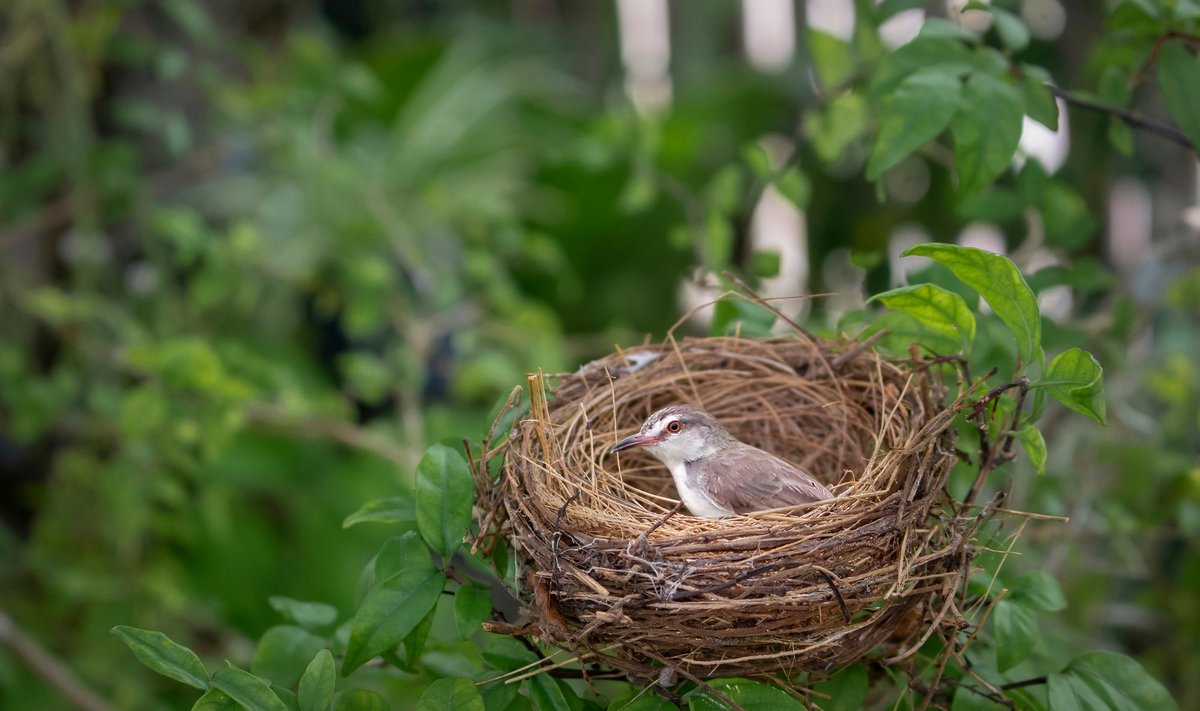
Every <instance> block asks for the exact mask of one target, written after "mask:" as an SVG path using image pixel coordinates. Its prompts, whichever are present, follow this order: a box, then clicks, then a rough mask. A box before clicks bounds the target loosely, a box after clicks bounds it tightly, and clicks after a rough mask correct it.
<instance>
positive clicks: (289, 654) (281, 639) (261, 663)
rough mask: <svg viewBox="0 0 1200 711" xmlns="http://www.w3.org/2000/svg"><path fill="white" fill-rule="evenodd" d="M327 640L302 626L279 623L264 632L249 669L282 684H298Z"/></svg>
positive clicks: (256, 674) (257, 674)
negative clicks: (309, 663)
mask: <svg viewBox="0 0 1200 711" xmlns="http://www.w3.org/2000/svg"><path fill="white" fill-rule="evenodd" d="M324 647H325V640H323V639H321V638H320V637H317V636H315V635H313V634H312V633H311V632H309V631H308V630H306V629H304V628H302V627H293V626H292V625H279V626H277V627H272V628H271V629H269V630H267V631H266V632H264V633H263V636H262V637H261V638H260V639H259V641H258V649H257V650H255V652H254V661H253V662H252V663H251V664H250V671H251V672H253V673H254V675H255V676H259V677H262V678H263V679H267V680H269V681H270V682H271V683H273V684H278V685H279V686H291V685H292V684H295V683H296V682H297V681H298V680H299V679H300V675H301V674H303V673H304V668H305V667H306V666H307V665H308V662H309V661H310V660H311V659H312V658H313V655H315V654H316V653H317V652H319V651H320V650H321V649H323V648H324Z"/></svg>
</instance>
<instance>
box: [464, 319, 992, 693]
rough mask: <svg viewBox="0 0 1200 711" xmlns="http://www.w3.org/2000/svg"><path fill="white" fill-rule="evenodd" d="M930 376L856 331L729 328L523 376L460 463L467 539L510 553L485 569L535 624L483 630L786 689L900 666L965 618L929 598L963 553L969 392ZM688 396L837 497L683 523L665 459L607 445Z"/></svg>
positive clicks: (647, 671)
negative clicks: (467, 469) (960, 418)
mask: <svg viewBox="0 0 1200 711" xmlns="http://www.w3.org/2000/svg"><path fill="white" fill-rule="evenodd" d="M930 370H931V369H930V368H926V367H914V365H913V364H912V363H911V362H905V361H896V360H889V359H886V358H884V357H881V356H880V355H878V354H877V353H875V352H874V351H873V350H871V349H870V348H869V347H867V346H866V344H859V343H854V342H851V341H820V340H816V339H811V338H807V337H804V338H801V337H787V338H777V339H772V340H754V339H747V338H741V337H729V338H702V339H693V340H684V341H680V342H676V341H674V340H671V341H668V342H667V343H664V344H662V345H657V346H647V347H641V348H638V349H636V351H631V352H617V353H614V354H613V355H610V356H608V357H607V358H604V359H601V360H598V361H595V362H593V363H590V364H588V365H586V366H584V367H583V368H582V369H580V370H579V371H578V372H575V373H571V374H565V375H557V376H552V377H551V376H547V377H542V376H541V375H532V376H530V388H529V390H530V408H529V412H528V415H527V416H524V417H522V418H520V420H519V421H518V422H517V423H516V425H515V427H514V428H513V431H512V433H511V435H510V436H509V437H508V439H507V440H506V441H505V442H504V443H503V444H501V445H499V446H498V447H496V448H495V449H492V448H491V444H490V442H485V443H484V453H483V457H482V458H481V459H479V460H477V461H475V463H474V469H475V473H476V478H477V483H478V486H479V490H480V491H479V493H480V502H481V505H480V506H479V507H478V509H477V512H478V521H479V524H480V531H479V536H478V538H477V539H476V546H477V547H479V548H483V549H484V550H485V551H493V550H494V547H495V546H496V544H497V543H500V542H504V543H505V544H506V545H507V546H508V547H509V549H510V550H511V551H512V553H513V556H512V559H513V561H514V562H515V565H512V564H502V565H503V567H504V568H505V569H504V570H500V571H499V572H500V573H501V575H502V576H505V577H506V578H507V579H508V580H509V582H510V584H512V585H513V587H514V592H515V593H516V594H517V596H518V598H519V599H520V600H521V601H522V602H523V603H524V606H525V609H526V611H527V612H529V613H530V614H531V616H532V617H533V621H532V622H530V623H528V624H526V625H523V626H516V625H507V624H505V623H493V624H492V625H491V627H490V629H492V630H493V631H498V632H507V633H510V634H525V635H533V636H536V637H538V638H540V639H541V640H542V641H544V642H546V643H549V644H552V645H554V646H557V647H560V648H562V649H564V650H567V651H569V652H570V653H571V654H570V656H569V657H568V659H569V660H570V661H572V662H575V661H579V662H587V663H589V666H590V667H591V668H592V669H595V668H596V665H599V666H603V667H609V668H613V669H615V670H617V671H619V672H621V673H622V674H624V675H626V676H628V677H629V678H631V679H643V680H645V679H651V680H652V679H661V680H663V681H667V680H669V679H672V678H674V674H675V673H678V674H680V675H681V676H683V677H685V678H688V679H693V680H697V681H701V680H703V679H704V678H710V677H716V676H751V677H773V678H776V679H779V678H780V677H781V676H782V675H783V674H786V675H788V678H789V679H790V680H791V681H793V682H795V681H796V680H798V679H804V678H807V679H810V680H812V679H819V678H823V677H825V676H827V675H829V674H832V673H833V672H834V671H836V670H837V669H840V668H842V667H844V666H846V665H848V664H850V663H853V662H856V661H859V660H863V659H867V658H873V659H880V658H882V659H884V660H885V661H889V662H896V661H898V660H902V659H905V658H907V657H909V656H910V655H911V654H913V653H914V652H915V650H916V649H917V648H919V647H920V646H921V644H922V643H923V642H924V641H925V640H927V639H928V638H929V637H930V636H931V634H932V633H933V632H934V631H935V630H936V629H938V628H939V627H941V626H954V625H955V624H957V623H961V618H957V615H954V614H951V615H947V614H946V611H947V609H948V608H949V605H948V604H942V602H941V601H942V600H949V599H951V598H952V596H953V595H954V591H955V590H956V588H957V587H959V585H960V584H961V583H962V576H963V574H964V573H965V571H966V569H967V565H968V561H969V558H970V547H969V546H968V545H967V544H968V542H969V541H968V538H969V536H968V535H967V530H968V528H969V524H968V520H967V519H966V518H965V517H963V516H962V515H960V514H957V513H956V512H955V508H954V507H953V505H952V504H953V502H951V501H949V500H948V498H947V496H946V495H945V494H944V490H945V484H946V480H947V477H948V474H949V471H950V468H951V466H952V465H953V464H954V462H955V461H956V455H955V447H954V437H955V435H954V428H953V427H952V423H953V421H954V416H955V414H956V412H957V411H958V410H959V409H961V408H960V407H959V405H960V403H961V399H957V400H956V399H954V398H953V397H948V396H947V392H946V388H945V387H944V386H943V385H942V384H941V383H940V382H939V381H938V379H937V378H935V377H933V376H932V375H930ZM548 380H550V381H552V382H553V387H552V389H550V392H549V393H547V388H548V384H547V381H548ZM519 393H520V391H519V390H517V391H515V392H514V396H516V395H519ZM515 399H516V398H510V405H512V404H513V403H514V401H515ZM948 400H949V401H950V402H948ZM681 402H682V403H690V404H692V405H695V406H697V407H700V408H702V409H704V410H707V411H708V412H710V413H711V414H713V415H715V416H716V417H717V418H718V419H719V420H720V422H721V423H722V424H723V425H724V426H725V427H726V428H727V429H728V430H729V431H730V433H732V434H733V435H734V436H735V437H737V438H738V439H740V440H741V441H743V442H746V443H748V444H751V445H754V446H756V447H759V448H761V449H765V450H767V451H769V452H772V453H775V454H777V455H779V456H780V457H782V458H784V459H786V460H788V461H789V462H792V463H794V464H795V465H797V466H799V467H800V468H802V469H804V470H805V471H807V472H810V473H811V474H813V475H814V476H815V477H817V478H818V479H820V480H821V481H822V482H823V483H825V484H826V485H827V486H829V487H830V488H831V489H832V490H833V491H834V493H835V494H836V498H834V499H831V500H828V501H822V502H818V503H815V504H806V505H801V506H796V507H792V508H791V509H786V510H772V511H766V512H758V513H754V514H750V515H742V516H734V517H730V518H724V519H704V518H697V517H694V516H691V515H688V513H687V510H686V509H682V508H681V507H680V505H679V504H678V502H677V494H676V492H675V489H674V484H673V481H672V479H671V477H670V475H669V474H668V472H667V471H666V470H665V468H664V467H663V466H662V465H661V464H659V463H658V462H657V461H655V460H654V459H652V458H650V457H649V456H647V455H646V454H645V453H642V452H639V451H636V450H635V451H633V452H623V453H621V454H620V457H619V458H618V455H615V454H610V453H609V448H610V447H611V446H612V445H613V443H614V442H616V441H617V440H618V439H620V438H621V437H624V436H626V435H628V434H631V433H633V432H635V431H637V429H638V427H639V425H641V423H642V422H643V420H644V419H645V418H646V417H647V416H648V415H649V414H650V413H651V412H653V411H655V410H656V409H658V408H660V407H663V406H665V405H668V404H672V403H681ZM515 411H516V408H513V409H512V410H511V411H510V412H509V413H508V416H509V417H511V416H512V413H513V412H515ZM504 418H505V415H504V414H503V413H502V415H501V418H500V419H498V420H497V423H499V422H500V421H501V420H502V419H504ZM493 429H494V430H495V429H496V428H495V427H494V428H493ZM493 434H494V433H493ZM491 436H492V435H489V440H490V438H491ZM497 463H499V466H497ZM489 464H490V466H489ZM493 557H494V559H503V558H504V557H506V556H503V555H501V556H493ZM514 568H515V572H514ZM949 618H957V620H952V619H949ZM947 633H948V632H947ZM564 663H565V662H564ZM590 663H595V665H593V664H590ZM798 672H807V673H808V676H807V677H799V676H795V673H798ZM701 683H702V682H701Z"/></svg>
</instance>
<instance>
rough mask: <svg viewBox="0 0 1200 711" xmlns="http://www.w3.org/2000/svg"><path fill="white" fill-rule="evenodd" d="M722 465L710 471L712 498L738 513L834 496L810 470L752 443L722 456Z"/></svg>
mask: <svg viewBox="0 0 1200 711" xmlns="http://www.w3.org/2000/svg"><path fill="white" fill-rule="evenodd" d="M721 460H722V464H723V466H721V467H719V468H718V469H717V470H715V471H712V472H709V476H708V481H707V482H706V488H707V489H708V490H709V491H710V492H711V494H712V498H713V499H714V500H715V501H717V502H718V503H719V504H721V505H722V506H724V507H726V508H728V509H730V510H732V511H736V512H737V513H750V512H752V511H763V510H765V509H774V508H780V507H782V506H794V505H796V504H807V503H812V502H814V501H824V500H825V499H831V498H833V492H831V491H829V489H827V488H825V486H824V485H822V484H821V483H820V482H818V481H817V480H816V479H814V478H812V476H810V475H809V474H807V473H806V472H804V471H801V470H800V469H797V468H796V467H794V466H792V465H791V464H788V463H787V462H785V461H783V460H782V459H780V458H779V457H776V456H775V455H773V454H770V453H769V452H764V451H762V450H761V449H758V448H755V447H751V446H749V445H741V446H740V447H738V448H737V451H736V452H732V451H727V452H725V453H724V456H722V457H721Z"/></svg>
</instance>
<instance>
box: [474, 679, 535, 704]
mask: <svg viewBox="0 0 1200 711" xmlns="http://www.w3.org/2000/svg"><path fill="white" fill-rule="evenodd" d="M494 676H495V672H491V671H488V672H484V676H482V677H480V678H478V679H476V680H475V681H476V682H477V683H478V682H480V681H486V680H487V679H491V678H493V677H494ZM520 686H521V685H520V684H505V683H504V682H503V681H493V682H491V683H490V684H484V685H482V686H478V685H477V686H476V687H475V688H476V689H478V690H479V693H480V694H481V695H483V707H484V708H485V709H487V711H505V710H506V709H508V708H509V704H511V703H512V702H513V699H514V698H516V696H517V692H518V691H519V690H520ZM522 698H524V697H522ZM514 711H515V709H514Z"/></svg>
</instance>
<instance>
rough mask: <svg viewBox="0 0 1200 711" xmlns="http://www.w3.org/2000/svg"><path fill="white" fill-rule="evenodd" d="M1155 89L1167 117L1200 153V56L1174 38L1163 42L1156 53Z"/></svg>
mask: <svg viewBox="0 0 1200 711" xmlns="http://www.w3.org/2000/svg"><path fill="white" fill-rule="evenodd" d="M1158 88H1159V90H1160V91H1162V95H1163V99H1164V100H1165V101H1166V102H1167V111H1169V112H1170V114H1171V118H1173V119H1175V123H1177V124H1179V128H1181V129H1183V132H1184V134H1186V135H1187V137H1188V138H1190V139H1191V140H1192V148H1193V150H1194V151H1196V152H1198V153H1200V58H1197V57H1193V56H1192V55H1191V53H1190V52H1188V51H1187V49H1186V48H1185V47H1184V46H1183V44H1182V43H1180V42H1178V41H1175V42H1167V43H1165V44H1164V45H1163V46H1162V49H1161V50H1160V51H1159V53H1158Z"/></svg>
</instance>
